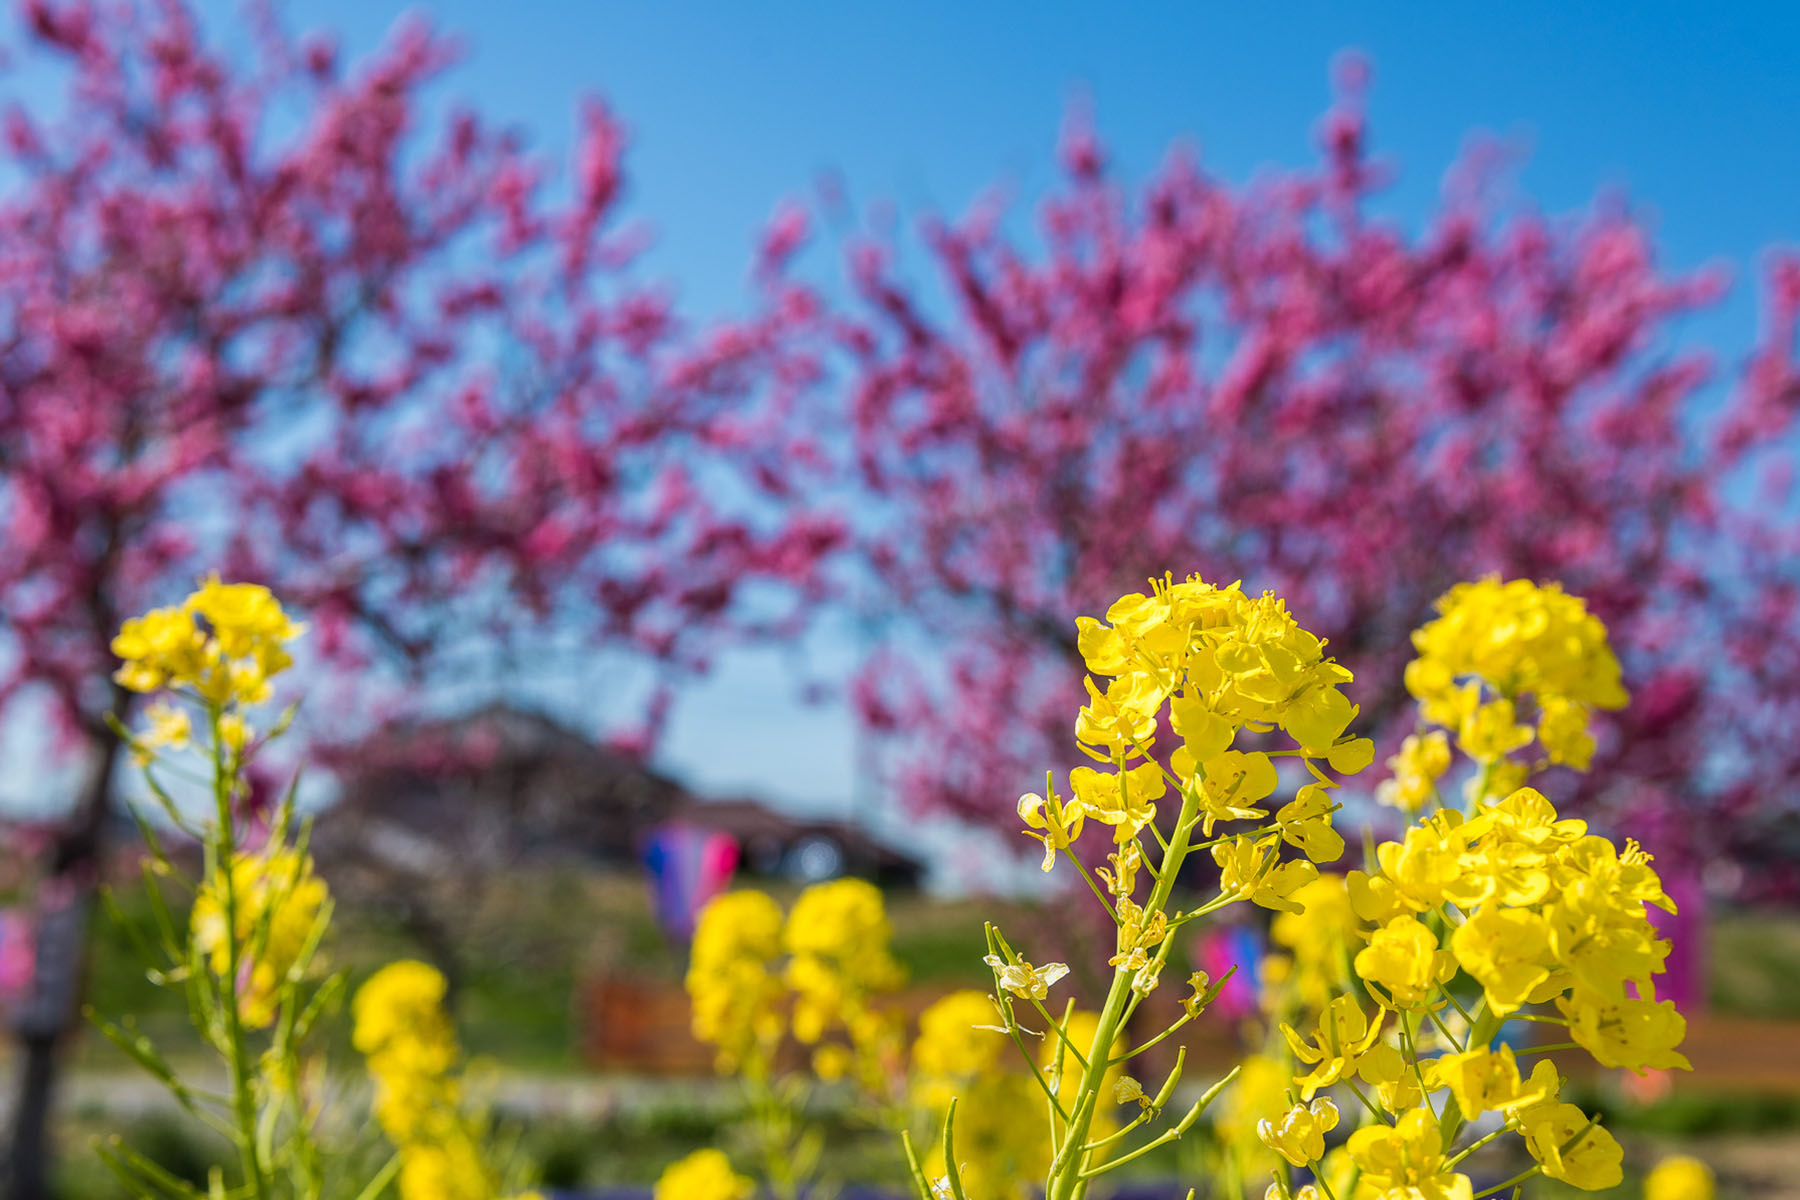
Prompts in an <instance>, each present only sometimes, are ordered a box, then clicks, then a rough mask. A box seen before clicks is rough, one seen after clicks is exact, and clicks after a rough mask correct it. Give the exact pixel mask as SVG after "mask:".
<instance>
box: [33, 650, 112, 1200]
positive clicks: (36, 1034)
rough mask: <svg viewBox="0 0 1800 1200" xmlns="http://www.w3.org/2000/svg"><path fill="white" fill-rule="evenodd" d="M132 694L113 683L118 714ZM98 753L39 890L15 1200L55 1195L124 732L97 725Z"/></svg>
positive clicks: (45, 1198)
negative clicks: (68, 1066) (63, 1085)
mask: <svg viewBox="0 0 1800 1200" xmlns="http://www.w3.org/2000/svg"><path fill="white" fill-rule="evenodd" d="M129 699H130V698H129V696H128V695H127V694H126V693H125V692H124V691H123V690H122V689H120V688H118V687H116V686H115V687H114V689H113V698H112V701H113V713H114V715H115V716H118V717H121V718H122V717H123V715H124V713H125V711H126V708H127V706H128V704H129ZM92 743H93V747H94V758H93V764H92V767H91V769H90V771H89V773H88V776H87V779H86V781H85V782H84V783H83V785H82V790H81V796H80V798H79V800H78V801H77V803H76V806H75V811H74V812H73V813H71V814H70V815H69V823H68V826H67V828H65V829H64V831H63V833H62V835H61V836H60V837H59V838H58V839H57V842H56V845H55V847H54V849H53V850H52V852H51V859H50V864H49V870H48V873H47V874H46V876H45V879H44V881H43V883H42V885H41V886H40V887H39V889H38V917H37V928H36V929H35V931H34V943H35V954H34V955H33V958H34V963H33V967H32V980H31V990H30V992H29V993H28V995H27V996H26V999H25V1003H24V1005H23V1007H22V1008H21V1009H20V1011H19V1015H18V1019H17V1022H16V1024H15V1028H14V1033H15V1036H16V1037H17V1039H18V1043H19V1060H20V1066H19V1085H18V1086H19V1090H18V1095H17V1096H16V1097H15V1099H14V1106H13V1128H12V1147H11V1150H12V1152H11V1161H10V1167H11V1171H10V1180H9V1184H10V1186H9V1188H8V1194H9V1196H10V1198H11V1200H49V1196H50V1162H51V1146H50V1112H51V1109H52V1107H53V1106H54V1103H55V1098H56V1079H57V1075H58V1074H59V1073H60V1071H59V1067H60V1063H59V1061H58V1056H59V1052H60V1051H61V1049H62V1043H63V1041H64V1039H65V1038H66V1037H67V1036H68V1034H69V1032H70V1030H71V1029H72V1028H73V1027H74V1024H75V1017H76V1008H77V1001H78V999H79V996H80V991H81V988H80V981H81V976H82V973H83V969H84V966H85V960H86V957H87V944H88V936H87V932H88V914H89V911H90V910H91V908H92V906H93V896H94V889H95V886H96V885H97V884H98V882H99V876H100V864H101V860H102V857H103V855H104V854H105V851H106V832H107V819H108V817H109V816H110V815H111V812H112V804H111V800H112V780H113V773H114V771H115V770H116V769H117V766H118V761H119V739H118V737H117V736H115V735H114V734H113V732H112V731H111V730H110V729H108V728H106V727H105V726H104V725H101V726H99V727H98V728H97V729H95V730H94V731H93V739H92Z"/></svg>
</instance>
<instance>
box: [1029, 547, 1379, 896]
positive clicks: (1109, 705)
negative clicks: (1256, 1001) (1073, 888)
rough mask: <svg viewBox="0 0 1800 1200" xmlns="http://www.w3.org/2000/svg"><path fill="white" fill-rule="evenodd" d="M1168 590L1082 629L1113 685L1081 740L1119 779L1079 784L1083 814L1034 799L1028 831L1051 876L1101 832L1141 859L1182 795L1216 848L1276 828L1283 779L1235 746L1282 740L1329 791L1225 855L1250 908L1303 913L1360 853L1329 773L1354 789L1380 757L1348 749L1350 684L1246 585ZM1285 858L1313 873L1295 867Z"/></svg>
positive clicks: (1091, 708) (1091, 774)
mask: <svg viewBox="0 0 1800 1200" xmlns="http://www.w3.org/2000/svg"><path fill="white" fill-rule="evenodd" d="M1152 582H1153V586H1152V590H1151V594H1150V595H1147V596H1146V595H1142V594H1138V593H1134V594H1132V595H1129V596H1126V597H1124V598H1122V599H1120V600H1119V601H1118V602H1117V603H1115V604H1114V605H1112V607H1111V608H1109V609H1108V610H1107V614H1106V616H1107V621H1108V622H1110V624H1104V623H1102V622H1100V621H1097V620H1094V619H1093V618H1091V617H1082V618H1080V619H1079V620H1078V621H1077V627H1078V639H1077V640H1078V644H1079V647H1080V650H1081V654H1082V658H1083V659H1084V661H1085V662H1086V663H1087V667H1088V669H1089V670H1090V671H1091V672H1093V674H1094V675H1099V676H1111V681H1110V682H1109V683H1108V684H1107V686H1106V688H1105V690H1104V691H1102V690H1101V689H1100V688H1099V687H1098V685H1096V684H1095V682H1094V680H1093V678H1092V677H1090V678H1089V679H1088V680H1087V684H1086V686H1087V691H1088V703H1087V704H1086V705H1085V706H1084V707H1083V708H1082V710H1081V713H1080V716H1079V718H1078V719H1077V721H1076V726H1075V735H1076V737H1077V739H1078V740H1079V744H1080V746H1081V749H1082V750H1083V752H1084V753H1086V754H1087V755H1088V756H1089V757H1091V758H1093V759H1096V760H1098V761H1100V762H1105V763H1108V764H1110V769H1109V770H1105V771H1100V770H1095V769H1093V768H1091V767H1078V768H1076V769H1075V770H1074V771H1072V772H1070V774H1069V789H1070V792H1071V793H1072V795H1071V796H1070V797H1069V798H1067V799H1065V798H1063V797H1060V796H1058V795H1057V794H1056V789H1055V788H1054V786H1052V787H1051V788H1049V789H1048V795H1047V796H1039V795H1037V794H1035V793H1032V794H1028V795H1025V796H1022V797H1021V798H1020V800H1019V815H1020V817H1021V818H1022V819H1023V820H1024V821H1025V823H1026V825H1027V826H1028V827H1029V828H1028V829H1027V830H1026V832H1027V834H1028V835H1029V836H1031V837H1034V838H1036V839H1037V840H1038V841H1040V842H1042V843H1043V844H1044V869H1045V870H1046V871H1048V870H1050V869H1051V867H1052V866H1053V865H1054V864H1055V861H1056V855H1057V853H1058V852H1059V851H1062V850H1066V849H1067V848H1068V847H1069V846H1071V845H1072V844H1073V843H1074V841H1075V839H1077V838H1078V837H1080V835H1081V831H1082V828H1083V826H1084V824H1085V822H1087V821H1089V820H1092V821H1096V822H1099V823H1102V824H1106V825H1110V826H1113V827H1114V841H1115V843H1116V844H1117V845H1119V846H1120V847H1122V848H1124V849H1125V850H1126V851H1129V850H1130V848H1131V847H1133V846H1134V845H1135V843H1136V842H1137V839H1138V836H1139V835H1140V834H1141V833H1142V832H1143V830H1144V828H1145V827H1146V826H1147V825H1150V824H1151V823H1152V822H1153V821H1155V819H1156V813H1157V802H1158V801H1160V800H1162V799H1163V797H1164V796H1165V795H1166V794H1167V791H1168V787H1169V785H1170V784H1171V783H1173V784H1174V785H1175V786H1176V787H1177V788H1178V789H1179V791H1180V795H1181V797H1182V800H1183V802H1184V804H1187V803H1191V804H1192V805H1193V807H1194V809H1195V811H1196V814H1197V816H1198V822H1199V826H1200V829H1201V831H1202V833H1203V834H1204V835H1205V836H1207V837H1209V838H1210V837H1212V835H1213V831H1214V828H1215V826H1216V825H1217V824H1218V823H1219V822H1221V821H1251V820H1261V819H1264V818H1266V817H1268V815H1269V812H1268V808H1267V807H1266V806H1265V805H1266V802H1267V801H1268V799H1269V797H1270V796H1272V795H1273V794H1274V793H1275V791H1276V790H1277V788H1278V787H1279V786H1280V783H1281V780H1280V775H1279V773H1278V771H1277V770H1276V767H1275V763H1274V761H1273V759H1272V756H1271V753H1270V752H1269V751H1266V750H1240V749H1235V748H1234V747H1233V743H1234V742H1235V741H1236V739H1237V736H1238V734H1239V733H1240V732H1241V731H1245V730H1248V731H1251V732H1255V733H1266V732H1268V731H1270V730H1272V729H1276V728H1279V729H1281V730H1283V731H1284V732H1286V733H1287V735H1288V736H1289V737H1290V738H1291V739H1292V740H1293V741H1294V742H1295V743H1296V745H1297V749H1295V750H1292V751H1285V752H1277V753H1285V754H1288V755H1291V756H1296V757H1298V758H1300V759H1301V761H1302V762H1304V763H1305V764H1306V767H1307V769H1308V770H1309V771H1310V772H1311V774H1312V776H1313V782H1310V783H1308V784H1306V785H1305V786H1303V787H1301V788H1300V789H1299V791H1298V792H1297V793H1296V794H1295V797H1294V799H1293V800H1292V801H1291V802H1290V803H1288V804H1287V805H1285V806H1283V807H1282V808H1281V809H1280V810H1279V811H1278V812H1277V813H1276V815H1275V823H1274V827H1273V828H1271V829H1268V830H1265V831H1263V832H1262V833H1260V834H1257V835H1254V836H1253V835H1249V834H1241V835H1238V836H1237V837H1235V838H1229V839H1222V840H1220V841H1218V842H1217V843H1216V844H1214V845H1213V849H1212V854H1213V858H1214V860H1215V861H1216V862H1217V863H1218V865H1219V868H1220V870H1221V872H1222V874H1223V876H1224V878H1225V880H1226V884H1227V890H1228V891H1229V892H1230V893H1231V894H1232V896H1233V897H1234V898H1237V899H1246V900H1251V901H1253V902H1255V903H1257V904H1261V905H1264V906H1266V907H1269V908H1276V909H1285V910H1289V911H1292V910H1293V909H1294V908H1295V904H1294V902H1293V901H1292V899H1291V897H1292V895H1293V894H1294V893H1295V892H1297V891H1298V890H1299V889H1300V888H1302V887H1304V886H1305V885H1306V884H1307V883H1309V882H1311V881H1312V880H1313V879H1315V878H1317V876H1318V872H1317V870H1316V869H1314V867H1313V865H1312V864H1313V863H1314V862H1329V861H1332V860H1333V859H1336V858H1337V857H1338V855H1340V854H1341V853H1342V852H1343V848H1344V843H1343V839H1342V837H1340V836H1339V835H1338V833H1337V832H1336V830H1334V829H1333V828H1332V824H1331V813H1332V811H1333V808H1334V805H1333V804H1332V803H1331V801H1330V798H1329V791H1330V789H1332V788H1334V787H1336V786H1337V784H1336V783H1335V782H1334V781H1333V780H1331V779H1330V778H1329V777H1327V776H1326V775H1325V774H1324V773H1323V772H1322V771H1320V769H1319V767H1318V766H1317V764H1316V762H1315V760H1316V759H1324V760H1326V762H1327V763H1328V764H1329V765H1330V767H1331V768H1332V769H1333V770H1335V771H1337V772H1339V773H1343V774H1349V773H1354V772H1356V771H1359V770H1361V769H1362V768H1363V767H1365V766H1367V765H1368V763H1369V761H1370V759H1371V758H1372V757H1373V755H1374V745H1373V743H1371V742H1370V741H1369V740H1368V739H1367V738H1354V739H1346V738H1344V736H1343V735H1344V730H1345V728H1346V727H1347V726H1348V725H1349V723H1350V720H1351V719H1352V718H1353V717H1354V716H1355V715H1356V706H1355V705H1353V704H1351V703H1350V702H1349V700H1347V699H1345V697H1344V694H1343V692H1341V691H1340V690H1339V688H1340V686H1341V685H1342V684H1345V683H1347V682H1349V681H1350V678H1351V675H1350V672H1349V671H1348V670H1346V669H1345V668H1344V667H1342V666H1340V665H1339V664H1338V663H1337V662H1335V661H1334V660H1332V659H1330V658H1327V657H1325V655H1324V646H1325V643H1324V642H1323V641H1322V640H1321V639H1319V638H1317V637H1315V636H1314V635H1312V634H1311V633H1308V632H1307V631H1306V630H1305V629H1302V628H1301V627H1300V625H1299V623H1298V622H1296V621H1295V620H1294V618H1293V617H1292V616H1291V615H1290V614H1289V613H1288V611H1287V608H1286V606H1285V605H1284V604H1283V603H1282V601H1281V600H1280V599H1278V598H1277V597H1276V596H1275V595H1274V594H1273V593H1264V594H1263V595H1262V596H1259V597H1251V596H1248V595H1246V594H1245V593H1244V592H1243V590H1242V589H1241V588H1240V587H1239V585H1237V584H1235V583H1234V584H1232V585H1230V586H1229V587H1223V588H1221V587H1215V586H1213V585H1212V584H1209V583H1206V582H1204V581H1203V580H1201V579H1200V577H1199V576H1197V575H1196V576H1191V577H1189V578H1188V579H1186V580H1184V581H1182V582H1180V583H1175V582H1173V581H1172V580H1169V579H1164V580H1161V581H1152ZM1165 706H1166V707H1167V711H1168V717H1169V724H1170V727H1171V728H1172V729H1173V730H1174V732H1175V734H1176V736H1177V737H1179V738H1180V739H1181V745H1179V746H1178V747H1176V748H1175V749H1174V750H1173V751H1172V752H1170V754H1169V755H1168V761H1167V765H1166V767H1165V765H1164V764H1163V763H1161V762H1159V761H1158V760H1157V759H1156V758H1154V757H1153V750H1154V746H1155V741H1156V732H1157V724H1158V720H1159V717H1160V716H1161V714H1162V712H1163V710H1164V708H1165ZM1140 760H1141V761H1140ZM1283 843H1286V844H1287V845H1290V846H1293V847H1295V848H1297V849H1299V850H1300V852H1301V853H1302V854H1303V855H1305V859H1306V861H1299V860H1296V861H1290V862H1285V863H1284V862H1282V861H1281V856H1280V849H1281V846H1282V844H1283Z"/></svg>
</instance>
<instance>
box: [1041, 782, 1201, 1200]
mask: <svg viewBox="0 0 1800 1200" xmlns="http://www.w3.org/2000/svg"><path fill="white" fill-rule="evenodd" d="M1198 812H1199V801H1198V798H1197V797H1196V796H1195V795H1194V794H1193V790H1192V789H1187V788H1184V789H1182V798H1181V815H1180V817H1179V818H1177V820H1176V822H1175V833H1174V836H1173V837H1172V838H1170V840H1169V844H1168V849H1167V850H1165V851H1164V852H1163V857H1162V864H1161V866H1162V869H1161V870H1160V871H1158V872H1157V877H1156V887H1155V888H1154V889H1153V890H1152V891H1151V893H1150V898H1149V902H1148V903H1146V904H1145V905H1144V913H1145V915H1146V918H1147V917H1148V915H1149V914H1151V913H1155V912H1160V911H1162V910H1163V909H1164V908H1165V907H1167V905H1168V903H1169V893H1170V892H1171V891H1172V890H1173V889H1174V886H1175V876H1176V875H1177V874H1178V873H1179V871H1180V867H1181V862H1182V859H1183V858H1185V857H1186V855H1187V848H1188V837H1189V835H1190V834H1191V833H1192V831H1193V826H1194V820H1195V817H1196V815H1197V814H1198ZM1133 974H1135V972H1133V971H1131V970H1128V969H1126V968H1125V967H1124V966H1122V965H1121V966H1119V967H1115V968H1114V969H1113V979H1112V986H1111V988H1109V989H1108V990H1107V994H1106V1004H1105V1005H1104V1006H1103V1007H1102V1008H1101V1010H1100V1021H1099V1024H1098V1026H1097V1027H1096V1028H1095V1030H1094V1041H1093V1044H1092V1046H1091V1048H1090V1049H1089V1050H1088V1056H1087V1067H1086V1068H1085V1069H1084V1070H1083V1071H1082V1073H1081V1082H1080V1084H1079V1085H1078V1087H1077V1089H1076V1092H1075V1096H1074V1100H1073V1106H1074V1120H1072V1121H1071V1122H1070V1123H1069V1131H1068V1137H1067V1141H1065V1142H1064V1144H1063V1153H1062V1154H1061V1155H1060V1156H1059V1159H1058V1161H1055V1162H1052V1163H1051V1166H1050V1174H1049V1177H1048V1178H1046V1179H1045V1181H1044V1196H1045V1200H1074V1197H1075V1196H1076V1194H1077V1192H1078V1191H1079V1190H1080V1187H1081V1182H1082V1173H1083V1171H1084V1169H1085V1168H1086V1166H1087V1162H1086V1160H1087V1154H1086V1153H1085V1152H1084V1151H1083V1149H1082V1147H1084V1146H1085V1145H1086V1143H1087V1140H1088V1129H1089V1127H1090V1126H1091V1125H1092V1124H1093V1119H1094V1105H1095V1103H1096V1101H1097V1100H1098V1097H1099V1092H1100V1085H1101V1083H1102V1081H1103V1080H1104V1079H1105V1077H1106V1071H1107V1068H1108V1064H1109V1060H1110V1059H1111V1058H1112V1048H1113V1043H1114V1041H1115V1040H1116V1039H1117V1037H1118V1034H1119V1027H1120V1026H1121V1025H1122V1024H1123V1023H1124V1018H1125V1009H1126V1005H1127V1004H1128V1003H1129V1002H1130V1000H1131V996H1132V992H1131V977H1132V975H1133Z"/></svg>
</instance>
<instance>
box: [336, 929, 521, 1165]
mask: <svg viewBox="0 0 1800 1200" xmlns="http://www.w3.org/2000/svg"><path fill="white" fill-rule="evenodd" d="M445 988H446V983H445V980H444V976H443V974H442V973H441V972H440V971H438V969H437V968H435V967H432V966H430V965H428V964H426V963H422V962H414V961H411V960H402V961H400V962H393V963H389V964H388V965H387V966H385V967H383V968H381V969H380V970H379V971H377V972H375V974H373V975H371V976H370V977H369V978H368V980H367V982H365V983H364V984H363V985H362V987H360V988H358V989H357V992H356V995H355V997H354V998H353V999H352V1000H351V1003H350V1008H351V1015H352V1017H353V1018H354V1026H353V1029H352V1033H351V1041H352V1044H353V1045H355V1047H356V1049H357V1050H358V1051H359V1052H360V1053H361V1054H362V1055H363V1056H364V1058H365V1060H366V1062H367V1064H368V1068H369V1074H370V1075H371V1076H372V1077H373V1078H374V1081H375V1120H376V1123H377V1124H379V1125H380V1126H381V1129H382V1132H383V1133H385V1134H386V1135H387V1137H388V1140H389V1141H390V1142H392V1143H393V1144H394V1147H395V1148H396V1149H397V1150H398V1151H399V1154H400V1176H399V1190H400V1197H401V1200H492V1198H493V1197H495V1196H497V1195H500V1194H501V1189H500V1186H499V1180H498V1175H497V1172H496V1171H495V1170H494V1169H493V1165H492V1164H491V1163H489V1162H488V1161H487V1158H486V1156H485V1155H484V1154H483V1153H482V1149H481V1139H480V1136H479V1130H477V1129H476V1128H475V1127H474V1124H473V1122H471V1120H470V1119H469V1117H468V1116H467V1115H466V1114H465V1113H464V1112H463V1107H462V1084H461V1080H460V1078H459V1077H458V1075H457V1067H458V1063H459V1060H460V1059H461V1057H462V1051H461V1048H460V1047H459V1046H458V1045H457V1040H456V1031H455V1029H454V1028H453V1027H452V1026H451V1024H450V1017H449V1014H448V1013H446V1012H445V1011H444V994H445ZM512 1200H536V1193H533V1192H525V1193H517V1194H515V1195H514V1196H513V1197H512Z"/></svg>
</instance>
